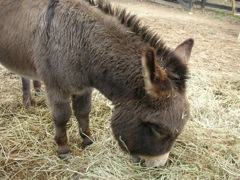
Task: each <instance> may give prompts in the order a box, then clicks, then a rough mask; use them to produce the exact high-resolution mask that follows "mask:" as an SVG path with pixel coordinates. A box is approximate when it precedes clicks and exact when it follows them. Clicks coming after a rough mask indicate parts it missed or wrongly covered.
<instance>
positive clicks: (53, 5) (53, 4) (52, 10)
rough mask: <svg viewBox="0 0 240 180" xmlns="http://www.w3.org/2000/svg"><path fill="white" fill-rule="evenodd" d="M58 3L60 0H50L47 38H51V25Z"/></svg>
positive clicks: (47, 16) (47, 17)
mask: <svg viewBox="0 0 240 180" xmlns="http://www.w3.org/2000/svg"><path fill="white" fill-rule="evenodd" d="M57 3H59V0H50V2H49V5H48V9H47V15H46V22H47V38H48V39H49V38H50V27H51V23H52V20H53V18H54V14H55V8H56V6H57Z"/></svg>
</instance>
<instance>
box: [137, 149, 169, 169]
mask: <svg viewBox="0 0 240 180" xmlns="http://www.w3.org/2000/svg"><path fill="white" fill-rule="evenodd" d="M168 156H169V152H167V153H165V154H162V155H159V156H141V155H140V156H139V157H140V158H141V159H143V160H144V161H145V163H144V164H145V166H146V167H149V168H163V167H164V166H165V164H166V162H167V160H168Z"/></svg>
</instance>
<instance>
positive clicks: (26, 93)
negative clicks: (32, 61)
mask: <svg viewBox="0 0 240 180" xmlns="http://www.w3.org/2000/svg"><path fill="white" fill-rule="evenodd" d="M22 91H23V105H24V106H25V108H29V107H31V88H30V80H29V79H26V78H23V77H22Z"/></svg>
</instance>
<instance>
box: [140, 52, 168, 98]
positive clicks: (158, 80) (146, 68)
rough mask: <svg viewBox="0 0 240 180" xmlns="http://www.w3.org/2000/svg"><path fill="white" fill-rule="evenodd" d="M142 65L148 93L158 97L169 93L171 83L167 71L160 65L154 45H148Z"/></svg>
mask: <svg viewBox="0 0 240 180" xmlns="http://www.w3.org/2000/svg"><path fill="white" fill-rule="evenodd" d="M142 66H143V77H144V83H145V90H146V91H147V93H148V94H150V95H152V96H154V97H156V98H162V97H164V96H166V95H168V94H169V93H170V90H171V84H170V81H169V79H168V77H167V74H166V72H165V71H164V70H163V69H162V67H160V66H159V65H158V63H157V61H156V55H155V51H154V49H153V48H152V47H148V48H146V50H144V51H143V55H142Z"/></svg>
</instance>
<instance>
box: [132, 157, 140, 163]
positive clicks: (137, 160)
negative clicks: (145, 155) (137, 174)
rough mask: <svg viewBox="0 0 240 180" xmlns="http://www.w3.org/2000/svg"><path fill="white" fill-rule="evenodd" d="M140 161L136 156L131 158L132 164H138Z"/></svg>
mask: <svg viewBox="0 0 240 180" xmlns="http://www.w3.org/2000/svg"><path fill="white" fill-rule="evenodd" d="M140 161H141V158H140V157H138V156H136V155H133V156H132V162H133V163H139V162H140Z"/></svg>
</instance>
